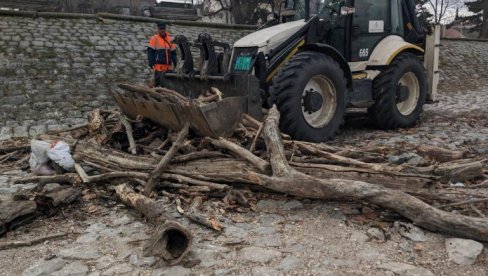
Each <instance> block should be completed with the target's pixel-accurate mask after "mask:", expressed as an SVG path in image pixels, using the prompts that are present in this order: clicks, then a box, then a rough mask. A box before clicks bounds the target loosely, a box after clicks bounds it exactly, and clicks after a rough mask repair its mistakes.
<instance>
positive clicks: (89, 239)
mask: <svg viewBox="0 0 488 276" xmlns="http://www.w3.org/2000/svg"><path fill="white" fill-rule="evenodd" d="M99 237H100V235H98V234H97V233H96V232H89V233H87V234H85V235H83V236H79V237H78V239H76V243H93V242H96V241H97V240H98V238H99Z"/></svg>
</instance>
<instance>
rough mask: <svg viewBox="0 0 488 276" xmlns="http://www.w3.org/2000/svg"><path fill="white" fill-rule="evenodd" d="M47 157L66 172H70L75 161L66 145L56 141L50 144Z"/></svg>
mask: <svg viewBox="0 0 488 276" xmlns="http://www.w3.org/2000/svg"><path fill="white" fill-rule="evenodd" d="M47 156H48V157H49V159H51V160H52V161H54V162H56V164H58V165H59V166H61V167H62V168H63V169H65V170H67V171H71V170H72V169H73V168H74V167H75V161H74V160H73V158H72V157H71V153H70V150H69V146H68V144H66V143H65V142H62V141H57V142H54V143H53V144H51V147H50V148H49V149H48V151H47Z"/></svg>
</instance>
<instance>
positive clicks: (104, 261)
mask: <svg viewBox="0 0 488 276" xmlns="http://www.w3.org/2000/svg"><path fill="white" fill-rule="evenodd" d="M115 262H116V260H115V259H114V257H112V256H111V255H105V256H103V257H101V258H100V259H98V260H97V264H96V268H97V269H98V270H103V269H106V268H108V267H110V266H111V265H112V264H114V263H115Z"/></svg>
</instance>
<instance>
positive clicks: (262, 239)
mask: <svg viewBox="0 0 488 276" xmlns="http://www.w3.org/2000/svg"><path fill="white" fill-rule="evenodd" d="M252 244H253V245H256V246H261V247H279V246H281V245H283V237H282V236H281V234H274V235H264V236H261V235H260V236H257V237H256V238H255V239H253V241H252Z"/></svg>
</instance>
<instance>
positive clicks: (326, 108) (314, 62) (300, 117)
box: [270, 52, 347, 142]
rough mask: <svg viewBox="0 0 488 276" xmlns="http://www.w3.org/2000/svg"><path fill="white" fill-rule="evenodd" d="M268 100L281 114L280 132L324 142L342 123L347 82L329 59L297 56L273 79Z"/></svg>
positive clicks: (338, 67) (319, 55)
mask: <svg viewBox="0 0 488 276" xmlns="http://www.w3.org/2000/svg"><path fill="white" fill-rule="evenodd" d="M270 97H271V99H272V102H274V103H276V105H277V107H278V110H279V111H280V114H281V119H280V129H281V131H283V132H284V133H286V134H289V135H290V136H291V137H292V138H293V139H295V140H302V141H309V142H324V141H327V140H331V139H333V138H334V137H335V135H336V134H337V131H338V130H339V127H340V126H341V125H342V123H343V122H344V113H345V110H346V105H347V80H346V76H345V73H344V71H343V70H342V69H341V67H340V65H339V64H338V63H337V62H336V61H335V60H334V59H333V58H331V57H330V56H327V55H324V54H321V53H317V52H301V53H298V54H296V55H295V56H294V57H293V58H292V59H291V60H290V61H289V62H287V63H286V64H285V65H284V66H283V68H282V69H281V70H280V71H279V72H278V74H277V75H276V76H275V77H274V78H273V83H272V86H271V87H270Z"/></svg>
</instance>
